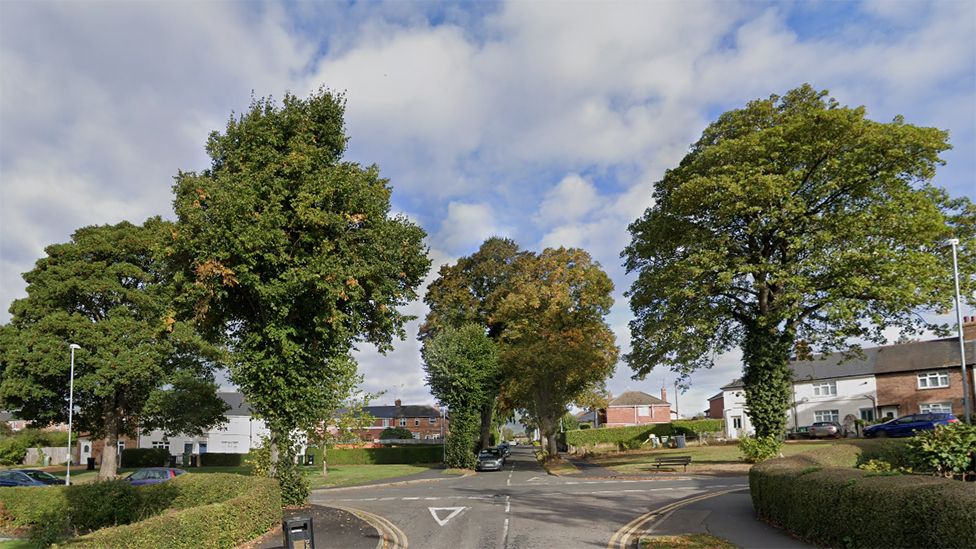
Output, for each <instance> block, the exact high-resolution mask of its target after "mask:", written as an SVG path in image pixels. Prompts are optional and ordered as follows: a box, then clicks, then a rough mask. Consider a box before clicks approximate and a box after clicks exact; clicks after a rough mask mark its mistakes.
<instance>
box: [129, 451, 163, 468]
mask: <svg viewBox="0 0 976 549" xmlns="http://www.w3.org/2000/svg"><path fill="white" fill-rule="evenodd" d="M167 461H169V450H167V449H166V448H126V449H125V450H122V467H165V466H166V462H167Z"/></svg>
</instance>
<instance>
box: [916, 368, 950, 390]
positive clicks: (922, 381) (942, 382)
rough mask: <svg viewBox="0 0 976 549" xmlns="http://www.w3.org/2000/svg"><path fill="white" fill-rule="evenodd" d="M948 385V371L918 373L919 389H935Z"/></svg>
mask: <svg viewBox="0 0 976 549" xmlns="http://www.w3.org/2000/svg"><path fill="white" fill-rule="evenodd" d="M948 386H949V372H946V371H943V372H926V373H924V374H918V388H919V389H935V388H936V387H948Z"/></svg>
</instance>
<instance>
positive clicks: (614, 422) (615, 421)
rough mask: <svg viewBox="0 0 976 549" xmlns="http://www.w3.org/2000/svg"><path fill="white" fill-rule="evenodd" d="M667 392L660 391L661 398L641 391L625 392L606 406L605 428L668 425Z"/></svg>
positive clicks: (668, 407)
mask: <svg viewBox="0 0 976 549" xmlns="http://www.w3.org/2000/svg"><path fill="white" fill-rule="evenodd" d="M667 398H668V394H667V391H665V390H664V389H661V398H657V397H653V396H651V395H649V394H647V393H644V392H641V391H627V392H626V393H624V394H622V395H620V396H618V397H617V398H615V399H613V400H611V401H610V403H609V404H608V405H607V419H606V424H605V426H606V427H626V426H629V425H644V424H648V423H670V422H671V405H670V404H668V402H667V400H666V399H667Z"/></svg>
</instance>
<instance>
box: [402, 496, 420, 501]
mask: <svg viewBox="0 0 976 549" xmlns="http://www.w3.org/2000/svg"><path fill="white" fill-rule="evenodd" d="M416 499H420V498H419V497H416V498H403V501H413V500H416Z"/></svg>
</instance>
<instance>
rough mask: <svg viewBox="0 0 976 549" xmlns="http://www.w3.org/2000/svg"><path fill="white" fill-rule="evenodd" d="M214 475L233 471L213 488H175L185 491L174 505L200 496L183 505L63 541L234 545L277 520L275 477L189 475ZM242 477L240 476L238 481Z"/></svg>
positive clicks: (79, 544)
mask: <svg viewBox="0 0 976 549" xmlns="http://www.w3.org/2000/svg"><path fill="white" fill-rule="evenodd" d="M217 475H220V476H226V477H233V480H234V481H236V482H229V480H230V479H222V480H221V481H220V482H221V483H222V484H223V485H222V486H218V487H216V489H213V490H211V488H212V487H210V486H204V485H203V483H200V484H198V485H197V486H194V487H193V489H189V490H186V492H185V493H181V494H180V496H185V497H180V498H177V500H175V501H174V503H176V504H177V505H180V504H189V503H190V500H191V499H192V498H195V497H202V499H198V500H197V502H196V503H195V504H194V505H193V506H191V507H188V508H181V507H175V508H176V509H182V510H180V511H178V512H174V513H166V514H163V515H159V516H155V517H152V518H150V519H147V520H144V521H142V522H137V523H134V524H128V525H124V526H116V527H114V528H105V529H102V530H98V531H96V532H93V533H91V534H89V535H87V536H83V537H80V538H77V539H74V540H72V541H71V542H70V543H69V544H68V545H69V546H71V547H119V548H133V549H137V548H139V549H141V548H143V547H172V548H176V549H180V548H187V549H190V548H198V547H203V548H224V547H234V546H237V545H239V544H241V543H243V542H245V541H248V540H251V539H253V538H255V537H257V536H259V535H261V534H263V533H265V532H267V531H268V530H269V529H271V528H272V527H274V526H275V525H276V524H278V523H280V522H281V492H280V491H279V489H278V483H277V481H276V480H274V479H270V478H263V477H247V476H242V475H232V474H226V475H225V474H224V473H213V474H208V475H193V476H200V477H212V476H217ZM184 476H189V475H184ZM242 479H244V481H245V482H241V480H242ZM177 480H180V479H177ZM170 482H176V480H174V481H170ZM165 484H169V483H164V485H165ZM181 492H182V491H181ZM230 494H234V496H233V497H231V498H230V499H227V500H226V501H222V502H218V503H212V501H213V500H214V499H217V497H219V496H227V495H230Z"/></svg>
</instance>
